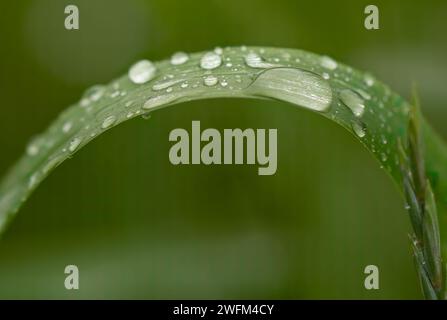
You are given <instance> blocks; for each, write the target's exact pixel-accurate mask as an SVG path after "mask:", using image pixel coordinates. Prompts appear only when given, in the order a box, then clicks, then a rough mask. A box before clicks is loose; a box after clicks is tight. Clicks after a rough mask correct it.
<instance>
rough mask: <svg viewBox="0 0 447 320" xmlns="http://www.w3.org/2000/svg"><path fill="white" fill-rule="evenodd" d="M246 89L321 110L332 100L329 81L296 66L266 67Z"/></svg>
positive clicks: (328, 105)
mask: <svg viewBox="0 0 447 320" xmlns="http://www.w3.org/2000/svg"><path fill="white" fill-rule="evenodd" d="M247 90H248V91H249V92H251V93H253V94H256V95H259V96H269V97H272V98H276V99H279V100H282V101H287V102H290V103H293V104H295V105H299V106H302V107H305V108H308V109H311V110H315V111H321V112H323V111H327V110H328V109H329V107H330V105H331V102H332V89H331V87H330V85H329V83H328V82H327V81H326V80H324V79H323V78H322V77H320V76H319V75H317V74H315V73H312V72H308V71H305V70H302V69H298V68H274V69H268V70H266V71H264V72H262V73H261V74H259V76H258V77H257V78H256V79H255V81H254V82H253V83H252V84H251V86H250V87H249V88H248V89H247Z"/></svg>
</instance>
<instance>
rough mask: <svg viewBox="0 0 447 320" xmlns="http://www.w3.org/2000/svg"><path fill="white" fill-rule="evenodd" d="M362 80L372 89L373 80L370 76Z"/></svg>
mask: <svg viewBox="0 0 447 320" xmlns="http://www.w3.org/2000/svg"><path fill="white" fill-rule="evenodd" d="M363 80H364V81H365V83H366V85H367V86H368V87H372V86H373V85H374V79H373V77H371V76H370V75H366V76H365V77H364V78H363Z"/></svg>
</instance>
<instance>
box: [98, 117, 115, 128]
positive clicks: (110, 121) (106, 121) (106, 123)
mask: <svg viewBox="0 0 447 320" xmlns="http://www.w3.org/2000/svg"><path fill="white" fill-rule="evenodd" d="M115 121H116V117H115V116H109V117H107V118H105V119H104V121H103V122H102V125H101V128H103V129H107V128H110V127H111V126H112V125H113V124H114V123H115Z"/></svg>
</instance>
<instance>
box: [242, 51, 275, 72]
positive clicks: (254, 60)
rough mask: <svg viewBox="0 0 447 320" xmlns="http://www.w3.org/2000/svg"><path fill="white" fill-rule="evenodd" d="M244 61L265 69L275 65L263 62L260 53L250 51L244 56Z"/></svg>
mask: <svg viewBox="0 0 447 320" xmlns="http://www.w3.org/2000/svg"><path fill="white" fill-rule="evenodd" d="M245 63H246V64H247V66H249V67H252V68H260V69H267V68H272V67H274V66H275V65H274V64H271V63H268V62H265V61H264V60H263V59H262V57H261V56H260V55H258V54H257V53H254V52H250V53H249V54H247V55H246V56H245Z"/></svg>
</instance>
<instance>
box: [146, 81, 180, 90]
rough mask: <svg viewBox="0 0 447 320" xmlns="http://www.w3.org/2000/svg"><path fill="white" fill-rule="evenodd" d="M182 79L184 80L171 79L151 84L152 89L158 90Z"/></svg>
mask: <svg viewBox="0 0 447 320" xmlns="http://www.w3.org/2000/svg"><path fill="white" fill-rule="evenodd" d="M182 81H184V80H183V79H171V80H168V81H163V82H159V83H156V84H154V85H153V86H152V90H154V91H160V90H163V89H166V88H169V87H172V86H173V85H175V84H177V83H179V82H182Z"/></svg>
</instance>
